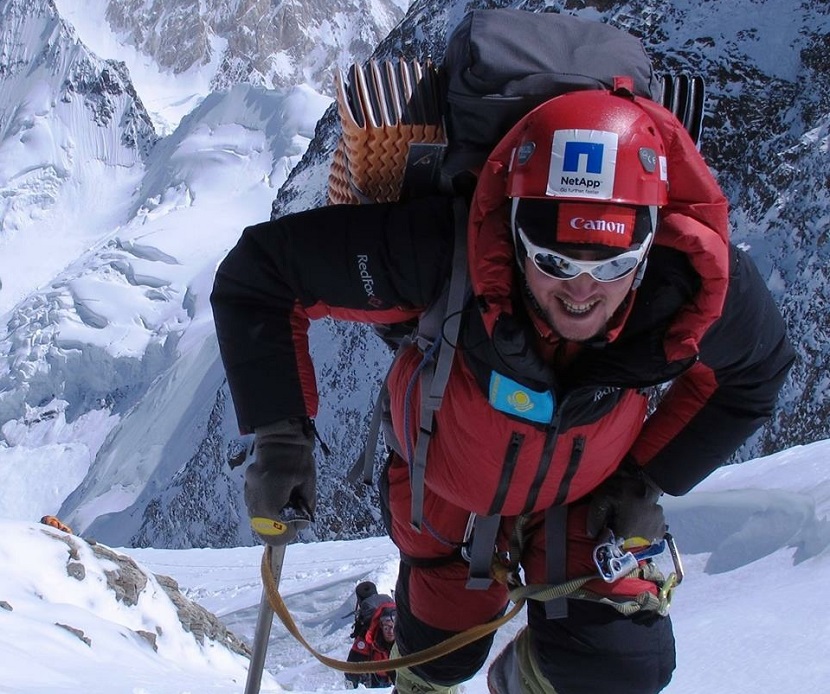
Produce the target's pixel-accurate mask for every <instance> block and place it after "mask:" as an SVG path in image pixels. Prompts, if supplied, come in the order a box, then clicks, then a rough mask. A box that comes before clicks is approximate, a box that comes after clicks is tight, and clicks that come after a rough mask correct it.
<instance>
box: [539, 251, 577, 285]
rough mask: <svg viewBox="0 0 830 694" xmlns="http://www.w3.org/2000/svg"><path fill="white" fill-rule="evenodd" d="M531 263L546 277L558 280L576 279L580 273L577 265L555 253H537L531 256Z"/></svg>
mask: <svg viewBox="0 0 830 694" xmlns="http://www.w3.org/2000/svg"><path fill="white" fill-rule="evenodd" d="M533 261H534V262H535V263H536V267H538V268H539V269H540V270H541V271H542V272H544V273H545V274H546V275H550V276H551V277H555V278H556V279H560V280H569V279H571V278H573V277H576V276H577V275H578V274H579V271H580V268H579V265H577V264H576V263H574V262H572V261H571V259H570V258H566V257H565V256H564V255H558V254H556V253H537V254H536V255H534V256H533Z"/></svg>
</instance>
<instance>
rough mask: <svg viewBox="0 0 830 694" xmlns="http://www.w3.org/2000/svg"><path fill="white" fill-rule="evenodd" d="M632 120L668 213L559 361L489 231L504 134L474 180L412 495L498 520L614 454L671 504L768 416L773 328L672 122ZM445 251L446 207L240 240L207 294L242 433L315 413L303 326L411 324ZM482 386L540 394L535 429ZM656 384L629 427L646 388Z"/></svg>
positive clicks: (771, 313) (318, 216) (405, 363)
mask: <svg viewBox="0 0 830 694" xmlns="http://www.w3.org/2000/svg"><path fill="white" fill-rule="evenodd" d="M644 103H645V102H644ZM645 107H646V108H648V109H649V110H650V111H651V112H652V113H651V114H650V115H651V116H652V118H654V119H655V121H656V122H657V123H658V124H659V125H660V127H661V130H662V135H663V138H664V140H665V141H666V143H667V152H668V158H669V163H668V170H669V186H670V191H671V192H670V203H669V205H668V206H666V207H665V208H663V209H662V210H661V218H660V224H659V228H658V232H657V235H656V245H655V247H654V248H653V250H652V252H651V254H650V260H649V264H648V269H647V271H646V273H645V278H644V281H643V283H642V285H641V286H640V288H639V289H638V290H637V292H636V294H635V295H634V296H633V297H632V299H631V301H630V303H629V305H627V306H626V307H625V311H624V316H625V318H624V320H621V321H619V322H618V325H615V326H614V328H613V330H611V331H609V334H608V335H607V336H606V337H605V339H600V340H596V341H594V342H593V343H591V344H582V345H576V346H575V345H569V344H562V343H561V342H559V341H557V338H556V336H554V335H551V334H545V333H544V331H542V332H543V334H541V335H540V334H539V330H537V328H538V327H539V324H538V321H534V320H533V319H532V318H531V317H529V316H528V315H527V311H526V309H525V307H524V302H523V301H521V299H520V298H519V297H520V292H519V291H518V289H517V286H516V285H517V271H516V268H515V261H514V251H513V247H512V244H511V240H510V235H509V231H508V228H507V225H506V210H505V204H504V203H505V200H504V195H503V190H504V183H505V172H506V162H507V158H508V156H509V152H510V149H511V147H512V143H511V139H510V138H511V136H510V134H508V136H507V137H506V138H505V139H504V140H503V141H502V143H501V145H500V146H499V147H497V148H496V150H495V151H494V152H493V154H492V155H491V157H490V158H489V160H488V161H487V163H486V165H485V167H484V170H483V171H482V172H481V175H480V178H479V182H478V185H477V188H476V192H475V195H474V197H473V200H472V206H471V211H470V221H469V266H470V272H471V277H472V284H473V291H474V295H475V296H474V298H473V300H472V302H471V305H470V307H469V310H468V311H467V312H466V314H465V321H464V324H463V326H462V336H461V339H460V341H461V349H460V350H459V352H458V354H457V357H456V361H455V365H454V369H453V373H452V376H451V379H450V382H449V384H448V387H447V391H446V396H445V400H444V404H443V406H442V408H441V410H440V411H439V412H438V414H437V429H438V432H437V434H436V436H435V437H434V438H433V442H432V445H431V448H430V456H429V464H428V466H427V473H426V475H427V478H426V479H427V488H428V489H429V490H431V491H433V492H435V493H436V494H438V495H439V496H440V497H442V498H445V499H451V500H452V501H453V503H454V504H457V505H458V506H460V507H462V508H464V509H466V510H470V511H476V512H478V513H488V512H498V513H502V514H505V515H512V514H516V513H519V512H521V511H527V510H530V509H541V508H544V507H546V506H548V505H550V504H552V503H566V502H569V501H572V500H574V499H577V498H579V497H581V496H583V495H584V494H586V493H587V492H589V491H590V490H591V489H593V488H594V487H595V486H596V485H597V484H598V483H599V482H601V481H602V480H603V479H604V478H605V477H607V476H608V475H609V474H610V473H611V472H612V471H613V470H614V469H615V468H616V466H617V465H618V464H619V462H620V460H621V459H622V457H623V456H624V455H626V454H628V453H630V454H631V456H632V457H633V458H634V459H635V460H636V461H637V462H638V463H639V464H641V465H643V466H645V467H646V469H647V470H648V472H649V473H650V474H651V476H652V477H653V478H654V479H655V480H656V481H657V483H658V484H659V485H660V486H661V487H662V488H663V489H664V490H666V491H667V492H669V493H672V494H681V493H684V492H685V491H687V490H688V489H689V488H691V487H692V486H693V485H694V484H696V483H697V482H698V481H700V480H701V479H702V478H703V477H705V476H706V475H707V474H709V473H710V472H711V471H712V470H713V469H715V468H716V467H717V466H719V465H720V464H722V463H723V462H724V461H725V459H726V458H727V457H728V456H729V455H730V454H731V453H732V452H734V451H735V450H736V448H737V447H738V446H739V445H740V444H741V443H743V442H744V441H745V440H746V438H747V437H748V436H749V435H750V434H751V433H752V432H754V431H755V430H756V429H757V428H758V427H759V426H760V425H761V424H762V423H763V422H764V421H765V420H766V419H767V418H768V417H769V416H770V415H771V413H772V410H773V406H774V403H775V400H776V396H777V393H778V391H779V389H780V386H781V384H782V382H783V379H784V377H785V376H786V373H787V370H788V368H789V366H790V365H791V362H792V360H793V352H792V349H791V347H790V345H789V343H788V341H787V338H786V336H785V332H784V325H783V321H782V319H781V316H780V314H779V312H778V310H777V308H776V307H775V305H774V303H773V301H772V299H771V297H770V295H769V292H768V291H767V289H766V286H765V285H764V282H763V280H762V279H761V278H760V277H759V275H758V272H757V270H756V268H755V266H754V264H753V263H752V261H751V260H750V258H749V257H748V255H747V254H746V253H744V252H742V251H741V250H739V249H737V248H736V247H735V246H732V245H730V244H729V242H728V238H727V237H728V233H727V204H726V201H725V199H724V197H723V195H722V193H721V191H720V189H719V188H718V186H717V184H716V182H715V181H714V179H713V178H712V176H711V175H710V173H709V171H708V169H707V167H706V164H705V163H704V161H703V160H702V159H701V157H700V156H699V154H698V153H697V151H696V150H695V147H694V145H693V144H692V142H691V140H690V139H689V138H688V136H687V135H686V133H685V131H684V130H683V128H682V126H681V125H680V124H679V123H678V122H677V121H676V120H675V119H674V118H673V117H672V116H671V114H669V113H668V111H665V110H664V109H662V107H660V106H658V105H656V104H651V103H650V102H648V103H647V105H646V106H645ZM452 239H453V219H452V201H451V200H449V199H447V198H441V197H434V198H425V199H419V200H413V201H410V202H401V203H389V204H378V205H363V206H333V207H327V208H321V209H317V210H310V211H307V212H302V213H298V214H293V215H289V216H286V217H283V218H280V219H277V220H274V221H270V222H266V223H263V224H259V225H256V226H253V227H249V228H247V229H246V230H245V231H244V233H243V235H242V237H241V238H240V240H239V242H238V243H237V245H236V247H235V248H234V249H232V250H231V251H230V253H229V254H228V256H227V257H226V258H225V260H224V261H223V262H222V264H221V265H220V267H219V269H218V272H217V274H216V280H215V285H214V290H213V293H212V296H211V301H212V304H213V310H214V316H215V323H216V330H217V336H218V339H219V345H220V349H221V354H222V359H223V362H224V365H225V369H226V372H227V376H228V381H229V384H230V389H231V393H232V396H233V401H234V405H235V407H236V412H237V416H238V420H239V425H240V428H241V429H242V430H243V431H250V430H252V429H253V428H255V427H256V426H258V425H263V424H266V423H270V422H272V421H276V420H279V419H282V418H285V417H291V416H311V417H313V416H314V415H315V414H316V411H317V404H318V403H317V391H316V384H315V377H314V369H313V365H312V363H311V360H310V357H309V351H308V341H307V329H308V322H309V319H316V318H321V317H324V316H331V317H333V318H336V319H345V320H356V321H363V322H376V323H380V322H382V323H389V322H396V321H404V320H407V319H411V318H413V317H415V316H417V315H418V314H419V313H420V312H421V311H422V310H423V309H424V308H425V307H427V306H428V305H429V304H430V303H431V302H432V301H433V300H434V299H435V298H436V297H437V296H438V295H439V294H440V292H441V290H442V287H443V286H444V283H445V281H446V279H447V277H448V274H449V272H450V267H449V265H450V260H449V259H450V257H451V250H452V243H453V241H452ZM563 355H564V356H563ZM419 360H420V355H419V354H416V353H415V351H414V348H413V351H412V352H411V353H410V354H408V355H405V356H404V357H403V358H402V359H400V360H399V361H398V362H397V363H396V365H395V367H394V371H393V373H392V377H391V379H390V393H391V399H392V415H393V419H394V424H395V430H396V434H397V435H398V438H399V440H400V441H406V438H407V437H412V436H413V435H414V432H415V431H416V430H417V410H418V407H417V402H418V401H417V393H416V394H415V396H414V398H415V399H414V406H413V408H412V410H413V411H414V412H415V415H414V416H412V417H410V419H409V421H408V422H405V421H404V413H405V407H404V406H405V399H406V395H405V394H406V388H407V386H408V384H409V381H410V379H411V376H412V373H413V371H414V369H415V367H416V364H417V362H418V361H419ZM493 371H496V372H498V373H500V374H502V375H505V376H507V377H509V378H510V379H512V380H514V381H516V382H518V383H520V384H522V385H525V386H528V387H535V388H537V389H539V388H541V389H542V390H545V389H547V390H550V392H551V393H553V395H554V398H555V401H556V403H557V407H556V411H555V414H554V417H553V420H552V421H551V422H550V423H547V424H537V423H534V422H528V421H523V420H521V419H519V418H517V417H513V416H510V415H507V414H505V413H503V412H501V411H498V410H495V409H493V408H492V407H491V406H490V404H489V401H488V391H487V384H488V383H489V380H490V376H491V374H492V372H493ZM670 381H672V382H673V383H672V386H671V388H670V390H669V392H668V393H667V394H666V395H665V397H664V398H663V399H662V401H661V403H660V406H659V407H658V408H657V410H656V411H655V412H654V413H653V414H652V415H651V416H650V417H648V419H647V420H646V421H645V425H644V426H643V421H644V418H645V413H646V402H645V397H644V395H643V393H644V391H645V389H646V388H648V387H650V386H654V385H656V384H662V383H668V382H670ZM415 390H416V391H417V388H415Z"/></svg>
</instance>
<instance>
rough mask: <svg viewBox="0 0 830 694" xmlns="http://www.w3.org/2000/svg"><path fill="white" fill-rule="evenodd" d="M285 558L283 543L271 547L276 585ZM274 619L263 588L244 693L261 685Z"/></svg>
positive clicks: (251, 692) (255, 693)
mask: <svg viewBox="0 0 830 694" xmlns="http://www.w3.org/2000/svg"><path fill="white" fill-rule="evenodd" d="M284 560H285V545H280V546H278V547H272V548H271V572H272V573H273V574H274V582H275V583H276V585H277V586H279V583H280V576H281V575H282V564H283V561H284ZM273 621H274V611H273V610H272V609H271V605H270V604H269V603H268V597H267V595H266V593H265V588H264V587H263V589H262V597H261V598H260V599H259V612H258V613H257V617H256V630H255V631H254V643H253V650H252V653H251V664H250V665H249V666H248V679H247V681H246V682H245V694H259V688H260V686H262V671H263V670H264V668H265V655H266V653H267V652H268V639H269V638H270V637H271V624H272V623H273Z"/></svg>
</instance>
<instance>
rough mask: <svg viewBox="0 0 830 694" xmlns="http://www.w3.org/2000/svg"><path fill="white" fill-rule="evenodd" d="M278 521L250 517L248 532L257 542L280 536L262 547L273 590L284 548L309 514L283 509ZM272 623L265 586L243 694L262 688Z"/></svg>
mask: <svg viewBox="0 0 830 694" xmlns="http://www.w3.org/2000/svg"><path fill="white" fill-rule="evenodd" d="M279 517H280V519H279V520H275V519H272V518H262V517H253V518H251V528H252V529H253V530H254V532H255V533H256V534H257V535H259V536H260V537H261V538H263V539H266V538H276V537H279V536H284V537H283V539H284V540H285V542H284V543H280V544H270V543H269V545H268V546H267V547H266V549H265V551H266V555H267V556H268V557H270V562H269V563H270V566H271V574H272V576H273V579H274V586H273V587H274V588H276V589H279V587H280V577H281V576H282V566H283V563H284V562H285V548H286V546H287V543H288V542H291V540H293V539H294V538H295V537H296V536H297V533H298V532H299V531H300V530H302V529H303V528H305V527H306V526H308V524H309V523H310V522H311V512H310V511H308V510H307V509H305V508H297V507H294V506H286V507H285V508H283V509H282V511H280V513H279ZM273 621H274V610H273V609H272V608H271V604H270V603H269V602H268V594H267V591H266V588H265V585H264V584H263V586H262V596H261V597H260V599H259V612H258V613H257V618H256V629H255V631H254V644H253V650H252V652H251V664H250V665H249V666H248V679H247V681H246V683H245V694H259V689H260V687H261V686H262V672H263V670H264V669H265V655H266V653H268V639H269V638H270V637H271V624H272V623H273Z"/></svg>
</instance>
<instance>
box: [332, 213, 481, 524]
mask: <svg viewBox="0 0 830 694" xmlns="http://www.w3.org/2000/svg"><path fill="white" fill-rule="evenodd" d="M453 218H454V235H455V243H454V245H453V257H452V266H451V269H450V281H449V284H448V286H447V288H445V289H444V291H443V292H442V293H441V296H439V297H438V299H436V300H435V301H434V302H433V303H432V304H431V305H430V306H429V307H427V309H426V310H425V311H424V312H423V313H422V314H421V315H420V317H419V318H418V328H417V329H416V331H415V334H414V335H413V336H410V337H408V338H405V339H404V340H403V342H402V343H401V346H400V347H399V348H398V351H397V353H396V355H395V359H397V358H398V356H399V355H400V354H401V353H402V352H403V351H404V350H405V349H406V348H407V347H409V346H410V345H412V344H413V343H414V344H415V345H417V347H418V349H420V350H421V351H422V352H423V353H424V359H423V360H422V361H421V365H420V366H419V369H420V371H419V373H420V376H421V430H420V431H419V434H418V437H417V438H418V440H417V442H416V445H415V452H414V454H413V453H412V452H411V451H406V450H405V449H404V447H403V446H402V445H401V443H400V441H398V438H397V436H395V433H394V431H393V430H392V427H391V426H390V425H389V422H388V421H387V420H388V417H387V416H386V414H387V412H388V408H389V373H390V372H391V370H392V369H391V367H390V369H389V371H387V373H386V377H385V378H384V379H383V383H382V384H381V387H380V391H379V392H378V396H377V398H376V399H375V404H374V407H373V408H372V418H371V420H370V421H369V434H368V437H367V439H366V445H365V447H364V448H363V451H362V452H361V453H360V455H359V456H358V457H357V459H356V460H355V462H354V463H353V464H352V467H351V469H350V470H349V473H348V475H347V479H348V480H349V481H350V482H356V481H357V479H358V477H359V476H360V473H361V471H362V473H363V474H362V481H363V483H364V484H372V481H373V474H372V473H373V469H374V463H375V456H376V453H377V444H378V441H379V439H380V432H381V429H383V438H384V440H385V441H386V445H387V446H389V447H390V448H391V449H392V450H394V451H395V452H396V453H398V454H399V455H400V456H401V457H402V458H408V459H409V460H410V461H412V460H413V455H414V457H415V459H416V460H417V459H419V458H420V463H419V464H417V465H416V464H414V463H412V462H410V469H411V470H417V471H418V472H417V475H418V477H417V483H416V476H414V475H413V477H412V491H413V493H412V508H413V515H412V520H413V526H415V525H416V519H417V526H416V527H417V528H418V529H420V524H421V520H422V518H423V502H424V497H423V486H424V477H423V473H424V470H425V469H426V451H427V447H428V446H429V438H430V436H431V435H432V419H433V416H434V414H435V412H436V411H437V410H438V409H439V408H440V407H441V402H442V400H443V397H444V390H445V389H446V387H447V382H448V381H449V378H450V371H451V370H452V363H453V359H454V358H455V348H456V345H457V343H458V335H459V331H460V328H461V312H462V311H463V309H464V304H465V302H466V300H467V294H468V292H469V272H468V270H467V219H468V211H467V204H466V202H465V201H464V199H463V198H460V197H459V198H456V199H455V201H454V204H453ZM425 423H427V424H428V429H427V431H428V433H427V434H424V424H425ZM416 484H417V489H418V491H416ZM416 496H417V514H416V513H415V510H416Z"/></svg>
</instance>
